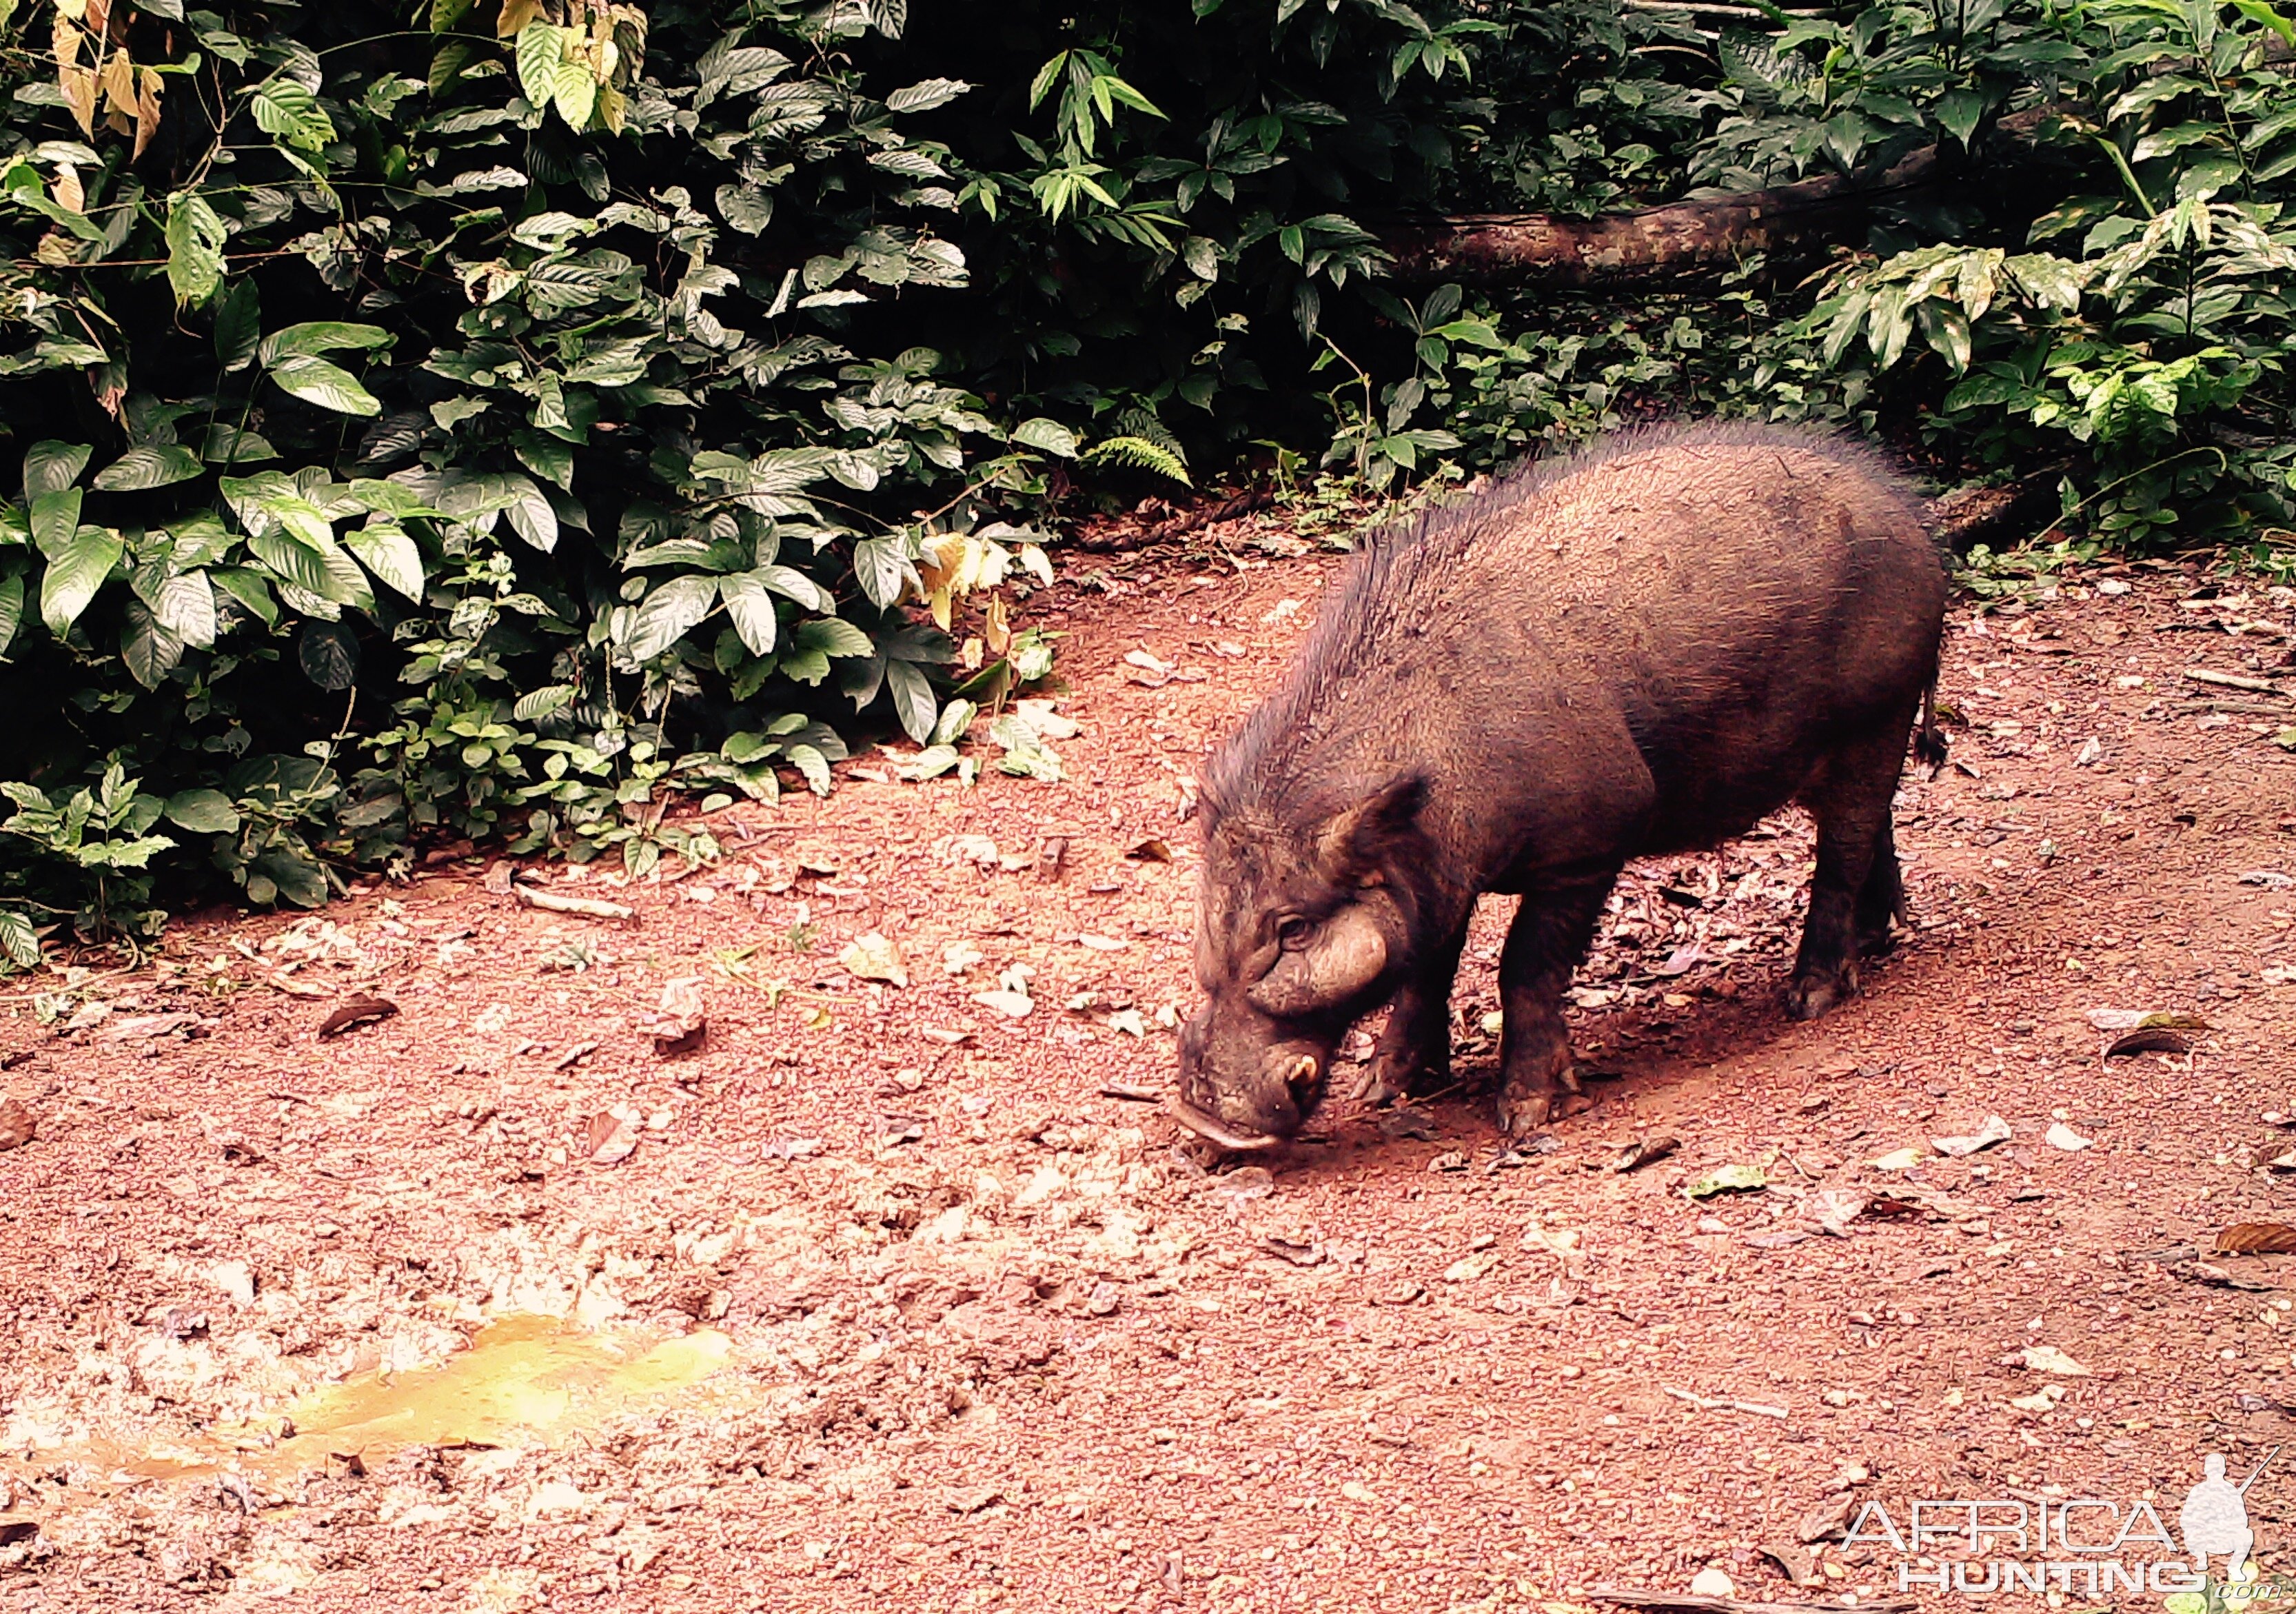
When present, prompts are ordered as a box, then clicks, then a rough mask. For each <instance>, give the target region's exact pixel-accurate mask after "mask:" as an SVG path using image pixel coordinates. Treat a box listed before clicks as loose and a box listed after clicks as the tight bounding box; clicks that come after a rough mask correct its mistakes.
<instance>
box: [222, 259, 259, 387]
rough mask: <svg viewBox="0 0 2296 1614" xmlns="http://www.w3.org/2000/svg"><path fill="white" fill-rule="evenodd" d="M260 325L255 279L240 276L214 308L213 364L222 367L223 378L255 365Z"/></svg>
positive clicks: (248, 276) (249, 276)
mask: <svg viewBox="0 0 2296 1614" xmlns="http://www.w3.org/2000/svg"><path fill="white" fill-rule="evenodd" d="M262 322H263V308H262V302H261V301H260V299H258V296H257V295H256V291H255V277H254V276H251V275H247V276H241V277H240V278H239V279H238V280H237V281H236V282H234V284H232V285H230V286H229V287H227V288H226V289H225V292H224V294H223V301H221V302H218V303H217V304H216V327H215V350H216V362H217V363H218V364H220V365H222V366H223V367H224V371H225V374H229V373H230V372H232V371H234V370H243V369H245V368H246V367H247V366H249V365H250V364H252V363H254V362H255V352H256V344H257V342H258V341H259V340H260V338H261V334H262V331H261V326H262Z"/></svg>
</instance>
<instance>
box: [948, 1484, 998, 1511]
mask: <svg viewBox="0 0 2296 1614" xmlns="http://www.w3.org/2000/svg"><path fill="white" fill-rule="evenodd" d="M1004 1500H1005V1493H1004V1492H1002V1491H1000V1490H998V1489H997V1488H996V1486H975V1487H973V1488H972V1489H969V1490H963V1491H951V1492H950V1493H949V1494H948V1511H950V1512H952V1513H968V1514H969V1513H978V1512H980V1511H983V1510H985V1509H988V1508H992V1507H995V1506H996V1504H997V1503H1000V1502H1002V1501H1004Z"/></svg>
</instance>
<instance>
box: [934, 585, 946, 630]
mask: <svg viewBox="0 0 2296 1614" xmlns="http://www.w3.org/2000/svg"><path fill="white" fill-rule="evenodd" d="M929 598H930V599H931V602H932V619H933V622H934V624H935V625H936V626H937V627H939V629H940V630H941V631H942V632H943V633H946V632H947V631H948V623H949V614H950V599H949V592H948V585H947V583H943V584H941V585H940V586H939V588H937V589H934V590H933V591H932V593H931V596H929Z"/></svg>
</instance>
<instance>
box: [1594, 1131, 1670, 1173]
mask: <svg viewBox="0 0 2296 1614" xmlns="http://www.w3.org/2000/svg"><path fill="white" fill-rule="evenodd" d="M1681 1147H1682V1140H1681V1139H1679V1138H1649V1139H1644V1138H1637V1139H1636V1140H1635V1141H1633V1142H1631V1143H1629V1144H1628V1145H1627V1146H1626V1148H1624V1149H1620V1151H1619V1157H1618V1158H1617V1159H1615V1160H1613V1161H1611V1170H1612V1171H1614V1172H1619V1173H1626V1172H1631V1171H1640V1170H1641V1169H1642V1168H1643V1167H1644V1166H1645V1165H1656V1164H1657V1163H1658V1162H1659V1161H1661V1160H1663V1159H1665V1158H1666V1157H1668V1156H1669V1155H1671V1154H1672V1153H1674V1151H1675V1150H1676V1149H1680V1148H1681Z"/></svg>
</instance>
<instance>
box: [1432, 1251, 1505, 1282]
mask: <svg viewBox="0 0 2296 1614" xmlns="http://www.w3.org/2000/svg"><path fill="white" fill-rule="evenodd" d="M1497 1264H1499V1253H1498V1252H1497V1250H1485V1251H1483V1252H1482V1253H1481V1254H1480V1255H1474V1256H1466V1257H1464V1259H1462V1260H1458V1261H1454V1262H1453V1263H1451V1264H1450V1265H1448V1266H1447V1267H1445V1268H1444V1269H1443V1281H1444V1282H1446V1283H1472V1282H1473V1281H1474V1280H1476V1279H1478V1278H1480V1277H1481V1276H1482V1275H1483V1274H1484V1273H1486V1272H1489V1271H1490V1270H1491V1268H1493V1267H1495V1266H1497Z"/></svg>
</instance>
